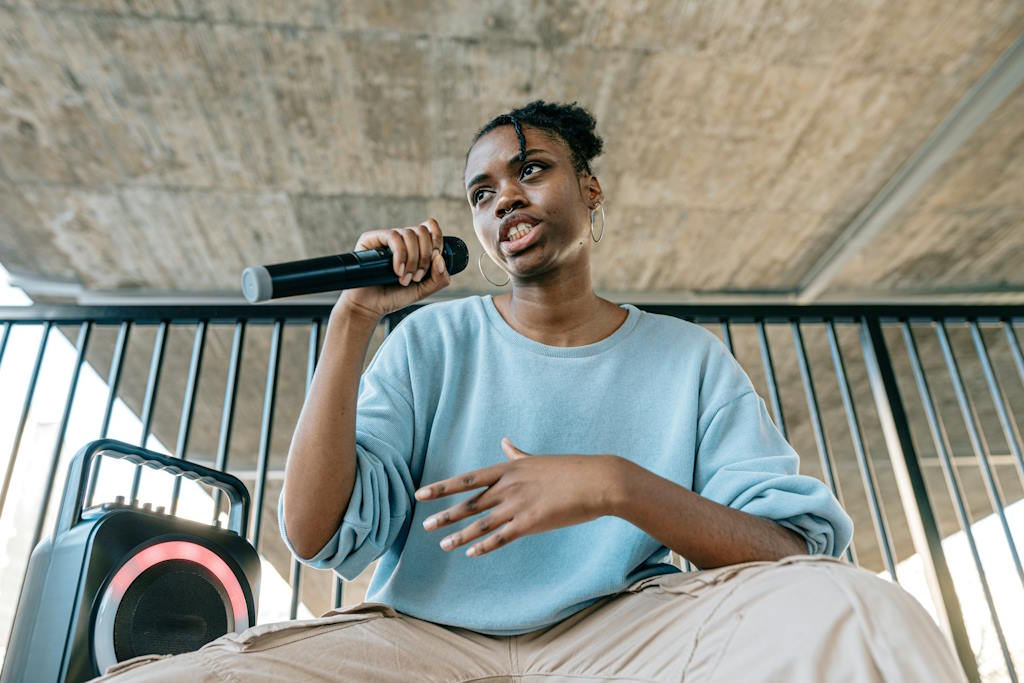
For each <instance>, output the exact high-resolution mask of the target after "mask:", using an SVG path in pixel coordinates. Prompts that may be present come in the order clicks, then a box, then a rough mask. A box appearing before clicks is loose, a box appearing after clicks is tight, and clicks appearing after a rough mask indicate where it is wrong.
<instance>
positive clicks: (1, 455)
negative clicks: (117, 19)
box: [0, 268, 1024, 681]
mask: <svg viewBox="0 0 1024 683" xmlns="http://www.w3.org/2000/svg"><path fill="white" fill-rule="evenodd" d="M30 303H31V302H30V301H29V299H28V297H26V296H25V295H24V294H23V293H22V292H21V291H20V290H16V289H13V288H11V287H9V286H8V283H7V274H6V271H4V270H3V269H2V268H0V306H12V305H29V304H30ZM40 336H41V332H40V330H39V329H25V328H22V329H17V330H16V331H15V333H12V336H11V339H10V341H9V343H8V347H7V352H6V354H5V356H4V358H3V363H2V365H0V387H3V388H4V390H3V391H0V467H3V468H5V469H6V467H7V461H8V459H9V454H10V449H11V445H12V444H13V439H14V432H15V429H16V426H17V421H18V418H19V416H20V412H21V405H22V401H23V400H24V395H25V387H27V385H28V379H29V375H30V373H31V369H32V364H33V361H34V359H35V354H36V352H37V349H38V346H39V339H40ZM74 361H75V349H74V346H73V344H72V343H70V342H68V341H67V340H66V339H65V338H64V337H63V336H62V335H59V334H53V335H52V336H51V341H50V344H49V345H48V347H47V351H46V357H45V361H44V365H43V367H44V373H43V374H42V375H41V377H40V380H39V386H38V388H37V394H36V398H35V400H34V401H33V408H32V411H31V414H30V416H29V425H30V427H34V428H30V429H27V430H26V433H25V436H24V438H23V440H22V445H21V451H20V455H19V458H18V460H17V463H16V468H15V473H14V479H13V481H12V488H11V493H10V494H9V495H10V500H9V501H8V504H7V506H6V508H7V509H5V511H4V514H3V516H2V518H0V549H3V550H4V552H2V553H0V639H2V640H0V657H2V648H4V647H6V638H7V634H8V632H9V623H10V619H11V618H12V612H13V607H14V605H13V601H14V600H15V599H16V594H15V591H14V590H13V588H14V587H15V586H17V585H19V584H20V582H21V576H22V573H23V572H24V567H25V562H26V561H27V558H28V552H29V549H28V547H27V546H28V543H29V541H30V540H31V533H32V529H33V528H34V527H35V515H36V514H37V511H38V509H39V506H40V504H41V499H42V486H43V482H44V481H45V477H46V472H47V469H48V466H49V460H50V457H51V456H52V451H53V444H54V436H55V426H56V424H57V423H59V421H60V417H61V412H62V410H63V406H64V397H65V393H66V391H67V385H68V378H69V377H70V375H71V371H72V366H73V364H74ZM106 397H107V390H106V381H105V378H101V377H100V376H99V375H97V374H96V372H95V371H93V370H92V369H91V368H90V367H89V366H85V367H84V368H83V370H82V375H81V378H80V379H79V387H78V394H77V395H76V400H75V410H74V411H73V414H72V419H71V421H70V424H69V425H68V431H67V438H66V443H67V444H68V446H66V447H65V448H64V450H63V452H62V454H61V465H60V469H59V470H58V472H59V474H58V478H57V483H56V485H55V488H57V489H62V488H63V482H64V472H65V471H66V467H67V460H68V459H69V458H70V457H71V456H72V455H73V454H74V451H75V450H76V449H77V448H78V447H79V446H81V445H82V444H84V443H86V442H88V441H90V440H91V439H95V438H97V437H98V433H97V429H98V425H99V424H100V423H101V421H102V416H103V408H104V406H105V402H106ZM141 429H142V426H141V423H140V421H139V420H138V418H137V417H136V416H135V415H134V414H133V413H132V412H131V410H129V409H128V407H127V406H126V405H125V404H124V403H122V402H121V401H120V400H118V401H117V402H116V404H115V407H114V412H113V416H112V419H111V428H110V434H109V436H111V437H113V438H118V439H122V440H124V441H128V442H130V443H138V439H139V436H140V432H141ZM147 446H148V447H149V448H151V449H153V450H157V451H162V452H164V453H168V452H170V451H169V450H168V449H167V447H166V446H164V445H163V444H161V443H160V442H159V441H157V440H156V439H155V438H153V437H150V439H149V441H148V443H147ZM30 451H31V452H32V453H33V455H34V456H35V457H27V456H26V454H27V453H29V452H30ZM132 473H133V468H132V466H131V465H128V464H125V463H118V462H109V463H107V464H105V465H104V470H103V478H102V481H101V484H100V486H99V488H98V489H97V498H96V499H97V500H113V498H114V496H116V495H118V494H125V493H126V492H127V491H128V490H129V489H130V482H131V477H132ZM169 480H170V475H167V474H164V473H160V472H154V471H151V470H148V469H147V470H145V472H144V476H143V479H142V488H141V490H140V495H139V497H140V500H142V501H149V502H152V503H153V505H154V506H156V505H165V506H167V505H169V500H170V486H169V485H168V481H169ZM58 502H59V501H58V500H57V497H54V499H53V503H52V504H51V507H50V510H49V513H48V514H49V519H48V521H47V525H46V527H45V529H46V531H45V533H49V532H50V530H51V529H52V526H53V522H54V518H55V515H56V508H57V505H56V503H58ZM11 510H13V511H14V512H13V513H12V512H11ZM212 511H213V503H212V499H211V498H210V496H208V495H206V493H205V492H204V491H203V489H202V488H201V487H199V486H198V485H197V484H195V483H194V482H188V481H186V482H184V484H183V486H182V494H181V500H180V503H179V514H180V515H181V516H183V517H188V518H191V519H196V520H199V521H204V522H205V521H208V520H209V519H210V518H211V516H212V514H213V512H212ZM222 516H223V515H222ZM1006 516H1007V519H1008V521H1009V525H1010V528H1011V529H1012V530H1013V534H1014V535H1015V537H1016V538H1015V541H1016V543H1017V545H1018V547H1020V548H1021V550H1022V551H1024V501H1022V502H1018V503H1016V504H1014V505H1011V506H1010V507H1008V508H1007V510H1006ZM972 529H973V531H974V534H975V538H976V541H977V543H978V545H979V550H980V555H981V557H982V559H983V566H984V569H985V574H986V577H987V579H988V582H989V585H990V587H991V589H992V592H993V594H994V595H995V596H996V597H995V602H996V609H997V613H998V615H999V619H1000V622H1001V624H1002V627H1003V632H1004V635H1005V637H1006V640H1007V641H1008V642H1009V643H1010V648H1011V651H1012V653H1013V657H1014V661H1015V664H1016V666H1017V669H1018V671H1024V587H1022V585H1021V581H1020V579H1019V577H1018V576H1017V574H1016V571H1015V569H1014V565H1013V562H1012V560H1011V558H1010V553H1009V546H1008V544H1007V542H1006V537H1005V535H1004V533H1003V529H1002V526H1001V525H1000V522H999V519H998V518H997V517H996V516H995V515H990V516H989V517H986V518H984V519H982V520H980V521H978V522H976V523H975V524H974V525H973V527H972ZM943 548H944V549H945V551H946V556H947V558H948V561H949V564H950V571H951V573H952V574H953V579H954V583H955V584H956V587H957V592H958V594H959V595H960V599H961V602H962V606H963V610H964V618H965V621H966V623H967V628H968V633H969V636H970V639H971V643H972V646H973V647H974V650H975V652H976V653H978V655H979V665H980V668H981V673H982V680H985V681H999V680H1006V678H1005V677H1006V673H1005V671H1006V670H1005V666H1004V664H1003V657H1002V653H1001V650H1000V648H999V644H998V641H997V639H996V635H995V631H994V628H993V625H992V621H991V619H990V618H989V614H988V607H987V604H986V603H985V600H984V597H983V594H982V592H981V584H980V582H979V580H978V575H977V571H976V569H975V566H974V563H973V560H972V558H971V555H970V552H969V549H968V545H967V538H966V536H965V534H964V533H963V532H959V533H957V534H954V535H953V536H950V537H949V538H947V539H945V540H944V541H943ZM897 574H898V576H899V579H900V584H901V585H902V586H903V587H904V588H905V589H906V590H907V591H908V592H910V593H911V594H912V595H914V597H916V598H917V599H918V600H919V601H920V602H921V603H922V604H923V605H924V606H925V608H926V609H927V610H928V611H929V612H931V613H932V614H933V616H934V608H933V605H932V600H931V595H930V593H929V591H928V587H927V584H926V582H925V579H924V572H923V566H922V563H921V562H920V558H919V557H918V556H916V555H915V556H913V557H911V558H908V559H906V560H904V561H902V562H900V563H899V564H898V566H897ZM880 576H882V577H883V578H888V574H887V573H882V574H880ZM290 597H291V591H290V588H289V585H288V582H287V581H286V580H285V579H284V578H282V577H281V576H280V575H279V574H278V573H277V571H276V570H275V569H274V568H273V567H272V566H271V565H270V564H269V563H268V562H266V561H265V560H264V562H263V578H262V585H261V588H260V601H259V622H260V623H265V622H268V621H280V620H283V619H287V618H288V606H289V602H290ZM311 616H312V615H311V614H310V613H309V610H307V609H306V608H305V606H304V605H300V611H299V617H300V618H310V617H311Z"/></svg>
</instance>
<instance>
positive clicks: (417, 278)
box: [412, 268, 427, 282]
mask: <svg viewBox="0 0 1024 683" xmlns="http://www.w3.org/2000/svg"><path fill="white" fill-rule="evenodd" d="M426 272H427V271H425V270H423V269H422V268H420V269H419V270H417V271H416V274H415V275H413V276H412V279H413V280H415V281H416V282H419V281H420V280H422V279H423V276H424V275H425V274H426Z"/></svg>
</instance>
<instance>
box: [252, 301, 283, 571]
mask: <svg viewBox="0 0 1024 683" xmlns="http://www.w3.org/2000/svg"><path fill="white" fill-rule="evenodd" d="M283 332H284V321H283V320H278V321H277V322H276V323H274V331H273V333H272V334H271V337H270V353H269V354H268V358H267V382H266V385H265V392H264V395H263V422H262V424H261V425H260V446H259V452H258V454H257V456H256V491H255V493H254V494H253V497H252V506H253V510H254V514H253V526H252V534H251V535H250V541H251V542H252V545H253V547H254V548H256V550H257V551H258V550H259V549H260V522H261V521H262V520H263V498H264V497H265V496H266V490H267V461H268V460H270V437H271V435H272V434H273V427H274V404H275V402H276V399H277V375H278V368H279V367H280V365H281V336H282V334H283Z"/></svg>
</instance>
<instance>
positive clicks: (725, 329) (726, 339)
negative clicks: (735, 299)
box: [719, 320, 736, 356]
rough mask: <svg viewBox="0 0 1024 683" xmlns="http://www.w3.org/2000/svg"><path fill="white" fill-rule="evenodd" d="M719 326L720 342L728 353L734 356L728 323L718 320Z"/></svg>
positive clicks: (734, 351)
mask: <svg viewBox="0 0 1024 683" xmlns="http://www.w3.org/2000/svg"><path fill="white" fill-rule="evenodd" d="M719 324H720V325H721V326H722V342H723V343H724V344H725V348H727V349H729V353H731V354H732V355H733V356H735V355H736V350H735V349H734V348H733V345H732V330H730V329H729V321H728V320H720V321H719Z"/></svg>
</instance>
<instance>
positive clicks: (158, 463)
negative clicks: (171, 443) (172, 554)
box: [57, 439, 249, 538]
mask: <svg viewBox="0 0 1024 683" xmlns="http://www.w3.org/2000/svg"><path fill="white" fill-rule="evenodd" d="M101 453H102V454H103V455H105V456H107V457H110V458H117V459H120V460H127V461H129V462H133V463H135V464H137V465H145V466H146V467H151V468H153V469H156V470H162V471H164V472H170V473H171V474H173V475H175V476H178V477H184V478H186V479H190V480H192V481H197V482H199V483H200V484H205V485H207V486H213V487H216V488H218V489H220V490H221V491H223V492H224V493H225V494H226V495H227V497H228V500H229V501H230V502H231V508H230V510H229V512H228V529H229V530H231V531H233V532H234V533H236V534H237V535H238V536H241V537H242V538H245V530H246V529H247V528H248V526H249V490H248V489H246V488H245V484H243V483H242V482H241V481H240V480H239V479H238V478H237V477H233V476H231V475H230V474H228V473H227V472H218V471H217V470H214V469H210V468H209V467H203V466H202V465H199V464H196V463H194V462H188V461H187V460H180V459H178V458H172V457H171V456H169V455H164V454H162V453H157V452H155V451H151V450H148V449H145V448H141V447H139V446H133V445H131V444H127V443H125V442H123V441H117V440H116V439H99V440H96V441H90V442H89V443H87V444H86V445H85V446H83V447H82V448H81V450H79V451H78V452H77V453H75V457H74V458H72V459H71V463H70V465H69V466H68V480H67V481H68V484H67V485H66V486H65V487H64V499H63V500H62V501H61V504H60V513H59V515H58V517H57V533H58V534H59V533H61V532H63V531H68V530H70V529H71V527H73V526H75V525H76V524H78V522H80V521H81V519H82V504H83V503H84V502H85V492H86V487H87V485H88V481H89V472H90V470H91V469H92V467H91V464H92V461H93V459H94V458H96V457H97V456H98V455H99V454H101Z"/></svg>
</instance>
